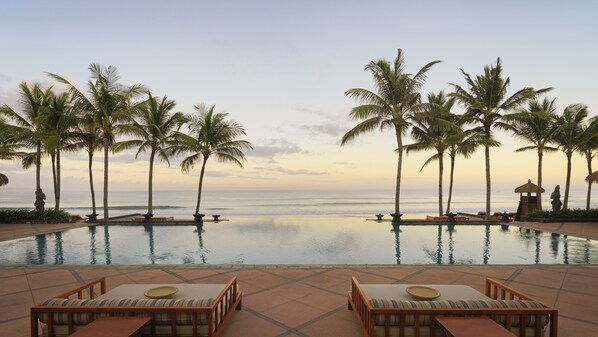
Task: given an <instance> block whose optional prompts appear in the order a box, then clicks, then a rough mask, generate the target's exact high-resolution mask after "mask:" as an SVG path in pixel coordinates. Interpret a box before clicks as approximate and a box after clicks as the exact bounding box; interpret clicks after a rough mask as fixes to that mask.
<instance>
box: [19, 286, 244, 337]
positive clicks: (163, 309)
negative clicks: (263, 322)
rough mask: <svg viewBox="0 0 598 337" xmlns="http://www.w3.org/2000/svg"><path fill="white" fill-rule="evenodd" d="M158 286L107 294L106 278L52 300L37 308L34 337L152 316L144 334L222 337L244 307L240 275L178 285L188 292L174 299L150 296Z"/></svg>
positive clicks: (57, 336) (55, 336) (57, 335)
mask: <svg viewBox="0 0 598 337" xmlns="http://www.w3.org/2000/svg"><path fill="white" fill-rule="evenodd" d="M152 286H157V285H125V286H120V287H117V288H115V289H114V290H112V291H110V292H108V293H107V292H106V279H105V278H101V279H98V280H95V281H92V282H90V283H87V284H85V285H83V286H81V287H79V288H76V289H73V290H71V291H68V292H66V293H64V294H61V295H59V296H56V297H55V298H51V299H48V300H46V301H45V302H43V303H42V304H40V305H37V306H34V307H32V308H31V336H32V337H38V336H39V333H40V329H39V326H40V323H41V327H42V329H41V332H42V335H43V336H44V337H63V336H69V335H70V334H72V333H73V332H75V331H77V330H79V329H81V328H83V327H85V326H86V325H87V324H89V323H91V322H92V321H93V320H95V319H97V318H100V317H106V316H149V317H152V318H153V319H152V321H151V323H150V324H149V325H147V326H145V327H144V328H143V330H141V334H142V336H158V337H161V336H183V337H189V336H190V337H197V336H202V337H204V336H207V337H217V336H219V335H220V334H221V333H222V329H223V327H224V326H225V324H226V323H227V321H228V319H229V318H230V317H231V315H232V313H233V312H234V310H232V309H236V310H239V309H241V298H242V294H241V292H240V291H239V290H238V285H237V279H236V277H234V278H232V279H231V280H230V281H229V282H228V283H227V284H220V285H214V284H202V285H199V284H177V285H175V286H177V287H179V288H180V289H182V291H180V292H179V293H178V294H177V295H176V296H175V297H174V298H170V299H149V298H144V296H143V289H149V288H150V287H152ZM97 288H99V289H97ZM119 289H120V291H119ZM138 293H139V294H141V295H140V296H139V294H138ZM190 293H191V294H192V295H193V296H189V294H190ZM74 295H77V296H76V298H70V297H71V296H73V297H74ZM115 296H116V297H115ZM181 296H184V298H181Z"/></svg>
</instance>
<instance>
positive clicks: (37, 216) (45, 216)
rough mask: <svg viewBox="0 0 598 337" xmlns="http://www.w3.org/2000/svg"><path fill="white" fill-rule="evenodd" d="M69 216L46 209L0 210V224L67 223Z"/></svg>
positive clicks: (61, 211)
mask: <svg viewBox="0 0 598 337" xmlns="http://www.w3.org/2000/svg"><path fill="white" fill-rule="evenodd" d="M69 220H70V214H69V213H68V212H65V211H63V210H58V211H57V210H54V209H48V210H45V211H36V210H28V209H3V210H0V223H25V222H60V221H69Z"/></svg>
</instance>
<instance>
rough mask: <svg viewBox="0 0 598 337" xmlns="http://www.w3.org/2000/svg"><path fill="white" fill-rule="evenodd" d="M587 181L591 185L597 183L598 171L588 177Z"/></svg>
mask: <svg viewBox="0 0 598 337" xmlns="http://www.w3.org/2000/svg"><path fill="white" fill-rule="evenodd" d="M586 181H587V182H589V183H595V182H597V181H598V171H596V172H593V173H592V174H590V175H589V176H587V177H586Z"/></svg>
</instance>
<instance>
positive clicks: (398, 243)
mask: <svg viewBox="0 0 598 337" xmlns="http://www.w3.org/2000/svg"><path fill="white" fill-rule="evenodd" d="M390 231H391V232H393V233H395V257H396V258H397V264H401V236H400V233H401V229H400V228H399V226H398V225H393V226H392V229H391V230H390Z"/></svg>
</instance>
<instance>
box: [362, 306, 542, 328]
mask: <svg viewBox="0 0 598 337" xmlns="http://www.w3.org/2000/svg"><path fill="white" fill-rule="evenodd" d="M370 304H371V305H372V306H373V307H374V308H406V309H411V308H421V309H450V308H452V309H482V308H496V309H508V308H519V309H521V308H530V309H538V308H545V306H544V305H542V304H541V303H538V302H536V301H522V300H442V301H397V300H387V299H373V300H370ZM401 316H403V317H404V320H405V322H404V324H405V325H406V326H410V325H415V315H413V314H404V315H400V314H390V315H382V314H378V315H376V317H375V324H376V325H385V320H386V317H388V321H389V322H388V323H389V325H393V326H398V325H400V317H401ZM432 316H433V315H432ZM526 317H527V318H526V320H527V324H526V326H528V327H533V326H534V325H535V323H536V321H535V315H526ZM540 317H541V319H542V320H541V322H540V323H541V325H542V326H544V325H546V324H547V323H548V315H540ZM493 319H494V320H495V321H496V322H497V323H498V324H501V325H503V326H505V325H506V322H507V316H506V315H496V316H495V317H493ZM520 319H521V315H511V325H519V322H520ZM430 321H431V315H420V317H419V324H420V325H430Z"/></svg>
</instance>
